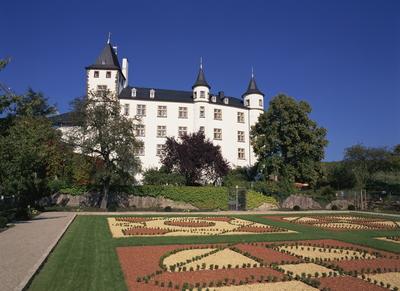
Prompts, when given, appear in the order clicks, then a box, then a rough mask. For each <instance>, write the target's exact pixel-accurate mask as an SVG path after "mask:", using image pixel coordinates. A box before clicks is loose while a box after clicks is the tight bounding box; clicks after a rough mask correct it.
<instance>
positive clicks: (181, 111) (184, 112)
mask: <svg viewBox="0 0 400 291" xmlns="http://www.w3.org/2000/svg"><path fill="white" fill-rule="evenodd" d="M178 117H179V118H188V113H187V107H179V113H178Z"/></svg>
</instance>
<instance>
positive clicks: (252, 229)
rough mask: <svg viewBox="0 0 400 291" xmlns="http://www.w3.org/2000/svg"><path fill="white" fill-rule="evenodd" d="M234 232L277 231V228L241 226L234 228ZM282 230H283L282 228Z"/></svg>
mask: <svg viewBox="0 0 400 291" xmlns="http://www.w3.org/2000/svg"><path fill="white" fill-rule="evenodd" d="M234 231H235V232H236V231H238V232H254V233H265V232H277V231H279V229H277V228H275V227H260V226H252V225H249V226H247V225H246V226H242V227H239V228H237V229H235V230H234ZM282 231H283V230H282Z"/></svg>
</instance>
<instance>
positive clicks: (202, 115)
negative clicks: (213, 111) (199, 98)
mask: <svg viewBox="0 0 400 291" xmlns="http://www.w3.org/2000/svg"><path fill="white" fill-rule="evenodd" d="M205 117H206V108H205V107H204V106H200V118H205Z"/></svg>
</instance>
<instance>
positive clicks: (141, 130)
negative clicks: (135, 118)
mask: <svg viewBox="0 0 400 291" xmlns="http://www.w3.org/2000/svg"><path fill="white" fill-rule="evenodd" d="M135 135H136V136H141V137H145V136H146V126H145V125H144V124H136V126H135Z"/></svg>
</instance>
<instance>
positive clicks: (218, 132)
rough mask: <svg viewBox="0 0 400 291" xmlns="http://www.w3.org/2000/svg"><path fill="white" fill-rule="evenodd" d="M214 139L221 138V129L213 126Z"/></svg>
mask: <svg viewBox="0 0 400 291" xmlns="http://www.w3.org/2000/svg"><path fill="white" fill-rule="evenodd" d="M214 140H222V129H221V128H214Z"/></svg>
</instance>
